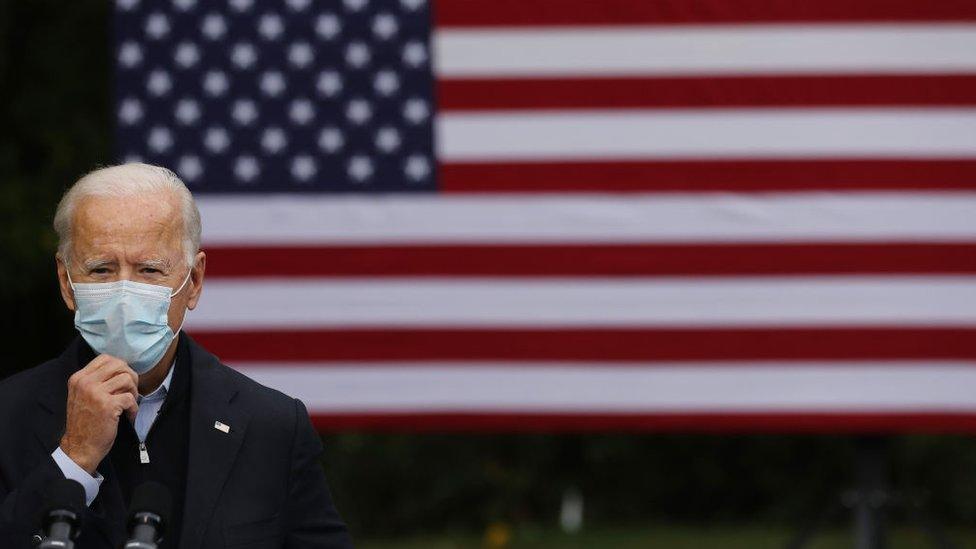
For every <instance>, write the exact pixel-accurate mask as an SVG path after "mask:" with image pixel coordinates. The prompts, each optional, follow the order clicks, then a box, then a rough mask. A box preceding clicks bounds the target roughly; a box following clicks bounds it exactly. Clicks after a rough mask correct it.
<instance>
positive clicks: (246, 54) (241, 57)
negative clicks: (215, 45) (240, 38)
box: [230, 42, 258, 69]
mask: <svg viewBox="0 0 976 549" xmlns="http://www.w3.org/2000/svg"><path fill="white" fill-rule="evenodd" d="M230 60H231V62H232V63H234V65H237V67H238V68H241V69H248V68H250V67H251V66H252V65H254V62H255V61H257V60H258V53H257V50H255V49H254V46H253V45H252V44H248V43H247V42H242V43H240V44H235V45H234V47H233V48H231V50H230Z"/></svg>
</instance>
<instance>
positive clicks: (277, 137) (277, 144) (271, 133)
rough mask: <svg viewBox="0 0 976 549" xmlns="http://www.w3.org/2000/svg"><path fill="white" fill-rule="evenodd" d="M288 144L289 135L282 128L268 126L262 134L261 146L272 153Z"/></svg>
mask: <svg viewBox="0 0 976 549" xmlns="http://www.w3.org/2000/svg"><path fill="white" fill-rule="evenodd" d="M286 145H288V137H287V136H285V132H284V130H282V129H281V128H268V129H266V130H264V133H263V134H261V147H263V148H264V150H266V151H268V152H269V153H271V154H276V153H278V152H280V151H281V150H282V149H284V148H285V146H286Z"/></svg>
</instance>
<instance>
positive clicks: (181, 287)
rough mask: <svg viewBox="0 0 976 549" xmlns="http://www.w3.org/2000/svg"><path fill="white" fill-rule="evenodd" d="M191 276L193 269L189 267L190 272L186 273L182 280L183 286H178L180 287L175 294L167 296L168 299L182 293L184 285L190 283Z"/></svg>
mask: <svg viewBox="0 0 976 549" xmlns="http://www.w3.org/2000/svg"><path fill="white" fill-rule="evenodd" d="M191 274H193V267H190V270H189V271H187V272H186V278H184V279H183V284H180V287H179V288H177V289H176V291H175V292H173V293H171V294H169V296H170V297H176V294H178V293H180V292H182V291H183V286H186V283H187V282H189V281H190V275H191Z"/></svg>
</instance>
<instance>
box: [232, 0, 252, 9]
mask: <svg viewBox="0 0 976 549" xmlns="http://www.w3.org/2000/svg"><path fill="white" fill-rule="evenodd" d="M229 3H230V7H232V8H234V10H235V11H238V12H245V11H247V10H249V9H251V6H253V5H254V0H230V2H229Z"/></svg>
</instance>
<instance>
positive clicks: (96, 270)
mask: <svg viewBox="0 0 976 549" xmlns="http://www.w3.org/2000/svg"><path fill="white" fill-rule="evenodd" d="M91 274H108V267H95V268H94V269H92V270H91Z"/></svg>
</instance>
